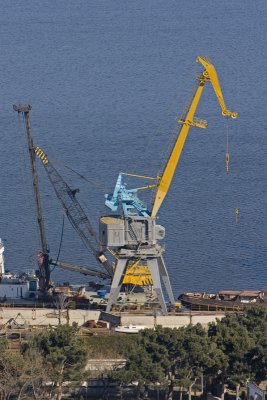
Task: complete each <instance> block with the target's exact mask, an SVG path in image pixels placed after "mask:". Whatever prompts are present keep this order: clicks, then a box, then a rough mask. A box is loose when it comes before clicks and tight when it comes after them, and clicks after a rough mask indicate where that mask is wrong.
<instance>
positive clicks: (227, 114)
mask: <svg viewBox="0 0 267 400" xmlns="http://www.w3.org/2000/svg"><path fill="white" fill-rule="evenodd" d="M222 116H223V117H231V118H233V119H237V117H238V113H237V112H232V111H229V110H223V111H222Z"/></svg>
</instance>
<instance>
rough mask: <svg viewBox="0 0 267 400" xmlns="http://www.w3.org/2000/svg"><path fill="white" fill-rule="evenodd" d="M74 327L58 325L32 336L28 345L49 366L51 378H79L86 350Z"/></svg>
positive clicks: (63, 379) (84, 361) (84, 362)
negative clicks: (51, 372) (38, 353)
mask: <svg viewBox="0 0 267 400" xmlns="http://www.w3.org/2000/svg"><path fill="white" fill-rule="evenodd" d="M76 333H77V330H76V328H75V327H70V326H68V325H59V326H58V327H57V328H56V329H52V328H50V329H49V330H47V331H43V332H42V333H41V334H40V335H38V336H36V337H34V339H33V341H32V342H31V343H30V344H29V347H32V348H36V349H37V350H38V351H39V352H40V354H41V355H42V356H43V358H44V360H45V361H46V362H47V363H48V364H49V365H50V366H51V369H52V371H53V379H54V380H56V381H57V382H58V381H65V380H77V379H78V380H79V379H80V377H81V371H83V369H84V367H85V364H86V359H87V352H86V350H85V348H84V346H83V344H82V343H81V341H80V340H79V339H78V337H77V335H76Z"/></svg>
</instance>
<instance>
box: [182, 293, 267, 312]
mask: <svg viewBox="0 0 267 400" xmlns="http://www.w3.org/2000/svg"><path fill="white" fill-rule="evenodd" d="M178 299H179V300H180V301H181V303H182V305H183V306H184V307H186V308H189V309H190V310H195V311H242V310H245V309H247V308H248V307H251V306H252V305H256V304H263V305H265V306H267V291H261V290H239V291H237V290H220V291H219V292H217V293H182V294H181V295H180V296H179V297H178Z"/></svg>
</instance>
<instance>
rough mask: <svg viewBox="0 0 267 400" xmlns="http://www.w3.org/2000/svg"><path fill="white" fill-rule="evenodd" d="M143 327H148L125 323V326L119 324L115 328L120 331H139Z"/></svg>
mask: <svg viewBox="0 0 267 400" xmlns="http://www.w3.org/2000/svg"><path fill="white" fill-rule="evenodd" d="M142 329H146V327H145V326H143V325H132V324H130V325H125V326H121V325H119V326H117V327H116V328H115V331H116V332H120V333H138V332H139V331H141V330H142Z"/></svg>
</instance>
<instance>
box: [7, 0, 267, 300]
mask: <svg viewBox="0 0 267 400" xmlns="http://www.w3.org/2000/svg"><path fill="white" fill-rule="evenodd" d="M0 4H1V13H0V54H1V57H0V117H1V120H0V126H1V153H0V165H1V171H0V187H1V211H0V237H2V238H3V239H5V244H6V266H7V267H8V268H10V269H11V270H16V271H21V270H27V269H31V268H33V267H34V265H35V264H34V256H33V255H34V253H35V251H36V250H37V249H38V248H39V243H38V235H37V224H36V216H35V208H34V202H33V192H32V187H31V177H30V168H29V160H28V154H27V147H26V135H25V131H24V127H23V121H22V120H21V119H19V118H18V116H17V115H16V114H15V113H14V112H13V110H12V104H13V103H14V102H21V103H28V102H30V103H31V104H32V106H33V109H32V113H31V120H32V127H33V134H34V139H35V143H36V144H37V145H39V146H41V147H43V148H44V149H45V150H46V151H47V153H48V154H49V155H50V157H51V158H52V160H53V161H54V162H57V165H58V167H59V168H60V169H61V172H62V174H64V176H65V177H66V179H67V180H68V181H69V182H71V183H72V185H73V187H80V189H81V193H80V194H79V196H80V197H79V198H80V199H81V201H82V204H83V205H84V207H85V209H86V210H87V212H88V215H90V218H91V220H92V222H93V223H94V226H95V228H96V229H98V228H97V219H98V216H99V215H101V214H103V213H105V212H106V211H105V207H104V197H103V194H104V193H106V192H110V191H112V190H113V187H114V184H115V181H116V178H117V174H118V173H119V172H120V171H127V172H135V173H139V174H148V175H155V174H157V173H158V171H159V170H160V168H161V167H162V165H163V164H164V161H165V160H166V156H167V154H168V149H169V144H170V143H171V142H172V140H173V136H172V132H173V131H174V130H175V129H176V122H175V119H176V118H177V117H179V116H180V115H181V113H182V111H183V109H184V106H185V105H186V104H187V103H188V101H189V99H190V96H191V95H192V92H193V88H194V85H195V77H196V75H197V73H198V72H200V71H201V67H200V66H199V65H195V59H196V57H197V56H198V55H202V56H208V57H209V58H210V59H211V60H212V62H213V63H214V65H215V66H216V68H217V72H218V75H219V78H220V82H221V86H222V89H223V92H224V96H225V101H226V103H227V106H228V108H229V109H231V110H233V111H238V112H239V118H238V120H237V121H232V120H231V121H229V123H228V129H229V151H230V172H229V175H226V172H225V150H226V130H227V124H226V122H225V119H224V118H223V117H222V116H221V112H220V108H219V105H218V103H217V100H216V97H215V95H214V93H213V91H212V89H211V87H205V89H204V93H203V97H202V99H201V102H200V103H201V104H200V106H199V108H198V110H197V116H198V117H201V118H205V119H207V120H208V123H209V126H208V128H207V129H206V130H201V129H198V128H192V129H191V130H190V133H189V137H188V140H187V142H186V145H185V148H184V151H183V154H182V157H181V161H180V163H179V166H178V169H177V171H176V174H175V177H174V180H173V184H172V186H171V189H170V191H169V194H168V196H167V198H166V200H165V202H164V204H163V205H162V208H161V210H160V213H159V223H161V224H163V225H164V226H165V227H166V233H167V235H166V253H165V260H166V264H167V266H168V269H169V273H170V276H171V281H172V285H173V289H174V292H175V294H178V293H180V292H182V291H185V290H194V291H196V290H197V291H213V290H217V289H241V288H266V287H267V277H266V259H267V243H266V233H267V207H266V185H267V182H266V175H267V174H266V173H267V157H266V152H267V132H266V130H267V122H266V92H267V84H266V82H267V80H266V70H267V65H266V59H267V57H266V55H267V49H266V31H267V29H266V21H267V15H266V11H267V3H266V1H263V0H262V1H261V0H259V1H256V2H255V1H252V0H251V1H249V0H235V1H232V2H230V1H226V0H221V1H219V0H206V1H205V2H204V1H203V2H200V1H197V0H191V1H190V0H187V1H184V0H181V1H176V0H175V1H172V0H170V1H167V2H166V1H158V0H146V1H139V0H138V1H125V0H124V1H119V0H114V1H103V0H98V1H82V0H76V1H68V0H64V1H63V0H61V1H60V0H58V1H56V2H52V1H48V0H44V1H42V2H41V1H26V2H21V1H12V2H11V1H8V2H4V1H3V0H2V1H1V2H0ZM64 164H66V165H68V166H70V167H72V168H74V169H75V170H77V171H79V172H80V173H81V174H83V175H84V176H86V177H87V178H88V179H90V180H91V181H92V183H91V184H88V183H86V182H85V181H81V180H79V179H77V177H75V175H73V174H71V173H70V171H68V170H66V169H65V168H63V165H64ZM39 174H40V181H41V189H42V201H43V212H44V215H45V220H46V226H47V239H48V242H49V244H50V248H51V255H52V256H53V257H56V256H57V252H58V248H59V241H60V234H61V226H62V215H63V213H62V211H61V209H60V206H59V204H58V201H57V199H56V197H55V195H54V193H53V191H52V189H51V188H50V184H49V182H48V180H47V178H46V175H45V173H44V171H43V169H42V166H41V165H39ZM136 184H140V182H138V183H136V182H135V181H131V180H129V185H128V186H129V187H134V186H135V185H136ZM148 200H150V195H149V196H148ZM236 208H239V222H238V224H236V221H235V209H236ZM65 227H66V229H65V232H64V237H63V246H62V250H61V258H62V259H64V260H66V261H72V262H77V263H80V264H86V265H88V266H94V265H95V261H94V259H93V258H92V257H91V256H90V255H88V254H87V251H86V249H85V248H84V247H83V245H82V244H81V243H80V239H79V238H78V237H77V235H76V233H74V232H73V230H72V228H71V227H70V226H69V224H68V223H67V222H66V224H65ZM54 279H55V280H61V281H62V280H65V281H66V280H71V281H73V282H82V281H87V280H88V278H84V277H83V276H80V275H75V274H70V273H66V272H64V271H55V272H54Z"/></svg>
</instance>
